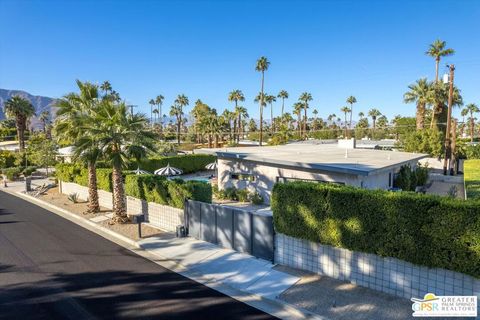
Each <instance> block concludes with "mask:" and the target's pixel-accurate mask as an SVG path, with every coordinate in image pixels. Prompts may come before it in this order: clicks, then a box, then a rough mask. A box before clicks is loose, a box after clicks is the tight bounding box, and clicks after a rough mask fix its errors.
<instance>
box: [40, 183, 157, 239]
mask: <svg viewBox="0 0 480 320" xmlns="http://www.w3.org/2000/svg"><path fill="white" fill-rule="evenodd" d="M39 199H41V200H43V201H45V202H48V203H50V204H52V205H54V206H57V207H60V208H62V209H65V210H68V211H69V212H72V213H74V214H76V215H78V216H81V217H82V218H85V219H91V218H94V217H98V216H101V215H106V214H110V213H112V210H109V209H107V208H103V207H100V212H99V213H97V214H91V213H87V214H85V212H86V211H87V202H86V201H81V202H79V203H73V202H71V201H70V200H68V196H67V195H65V194H61V193H59V192H58V188H53V189H50V190H48V192H47V193H46V194H45V195H42V196H40V197H39ZM110 223H111V220H110V219H109V220H105V221H102V222H99V223H98V224H99V225H101V226H102V227H105V228H108V229H110V230H112V231H114V232H117V233H119V234H121V235H123V236H126V237H128V238H130V239H133V240H135V241H137V240H139V239H140V238H139V237H138V225H137V224H136V223H115V224H110ZM160 233H162V232H161V231H160V230H159V229H157V228H154V227H151V226H149V225H146V224H142V238H148V237H152V236H156V235H159V234H160Z"/></svg>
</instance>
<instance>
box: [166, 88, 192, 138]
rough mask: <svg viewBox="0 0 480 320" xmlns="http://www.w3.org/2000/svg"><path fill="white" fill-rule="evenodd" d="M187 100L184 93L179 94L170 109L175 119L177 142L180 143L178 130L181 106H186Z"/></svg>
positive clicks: (180, 123) (181, 113)
mask: <svg viewBox="0 0 480 320" xmlns="http://www.w3.org/2000/svg"><path fill="white" fill-rule="evenodd" d="M188 104H189V101H188V98H187V96H186V95H184V94H179V95H178V97H177V99H175V101H174V105H173V106H172V107H171V109H170V115H171V116H175V118H176V119H177V143H178V144H179V145H180V131H181V128H182V116H183V108H184V107H186V106H188Z"/></svg>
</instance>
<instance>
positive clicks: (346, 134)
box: [344, 112, 348, 139]
mask: <svg viewBox="0 0 480 320" xmlns="http://www.w3.org/2000/svg"><path fill="white" fill-rule="evenodd" d="M344 127H345V139H347V138H348V131H347V113H346V112H345V125H344Z"/></svg>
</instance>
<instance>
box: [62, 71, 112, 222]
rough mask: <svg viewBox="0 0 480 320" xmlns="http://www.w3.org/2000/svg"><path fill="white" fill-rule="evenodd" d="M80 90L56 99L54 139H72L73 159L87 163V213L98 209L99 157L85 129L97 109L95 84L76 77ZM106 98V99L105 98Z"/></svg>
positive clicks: (90, 133)
mask: <svg viewBox="0 0 480 320" xmlns="http://www.w3.org/2000/svg"><path fill="white" fill-rule="evenodd" d="M77 86H78V89H79V91H80V92H79V93H70V94H67V95H65V96H64V97H63V98H61V99H60V100H58V101H57V103H56V107H57V108H58V110H57V114H56V115H57V119H56V121H55V132H56V134H57V138H58V139H60V140H62V139H63V140H64V141H73V145H74V158H76V159H77V158H78V159H81V160H83V161H84V162H86V163H87V171H88V207H87V212H88V213H96V212H99V211H100V204H99V202H98V191H97V170H96V163H97V160H98V158H99V156H100V149H99V145H98V140H97V139H96V137H95V136H94V135H93V134H92V132H91V131H89V130H88V126H90V125H91V124H92V123H91V119H92V117H93V116H94V114H95V113H96V110H97V108H98V103H99V99H98V96H99V95H98V87H97V86H96V85H94V84H91V83H89V82H84V83H82V82H81V81H79V80H77ZM105 101H107V100H106V99H105Z"/></svg>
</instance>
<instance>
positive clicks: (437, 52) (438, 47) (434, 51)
mask: <svg viewBox="0 0 480 320" xmlns="http://www.w3.org/2000/svg"><path fill="white" fill-rule="evenodd" d="M446 46H447V42H445V41H442V40H440V39H437V40H435V41H434V42H433V43H432V44H431V45H430V46H429V47H428V50H427V52H425V54H426V55H428V56H430V57H433V58H435V82H438V66H439V64H440V59H441V58H442V57H447V56H451V55H453V54H455V50H453V49H451V48H446Z"/></svg>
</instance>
